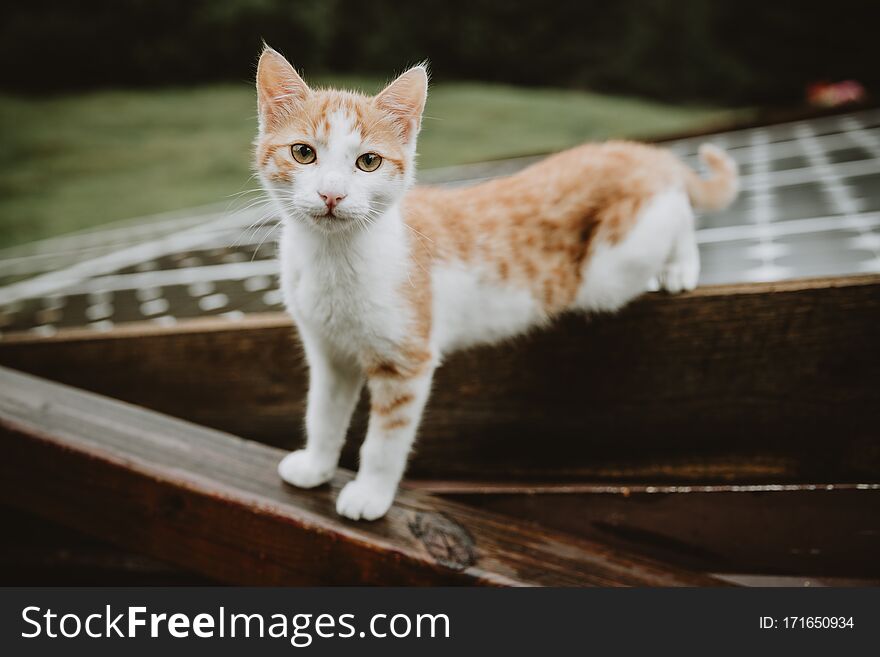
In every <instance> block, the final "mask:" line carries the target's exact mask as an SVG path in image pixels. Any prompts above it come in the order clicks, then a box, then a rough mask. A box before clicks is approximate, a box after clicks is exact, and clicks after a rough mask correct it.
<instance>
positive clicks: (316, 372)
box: [278, 331, 363, 488]
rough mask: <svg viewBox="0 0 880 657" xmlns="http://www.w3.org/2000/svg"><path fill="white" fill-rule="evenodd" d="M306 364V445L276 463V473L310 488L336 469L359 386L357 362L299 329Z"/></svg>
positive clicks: (324, 479) (361, 383)
mask: <svg viewBox="0 0 880 657" xmlns="http://www.w3.org/2000/svg"><path fill="white" fill-rule="evenodd" d="M301 335H302V337H303V347H304V349H305V353H306V360H307V361H308V364H309V396H308V402H307V407H306V446H305V447H304V448H303V449H300V450H297V451H295V452H291V453H290V454H288V455H287V456H285V457H284V459H282V461H281V463H279V464H278V474H279V475H281V478H282V479H283V480H284V481H286V482H287V483H289V484H293V485H294V486H299V487H300V488H313V487H315V486H320V485H321V484H323V483H326V482H327V481H329V480H330V479H331V478H332V477H333V474H334V473H335V472H336V466H337V464H338V463H339V454H340V452H341V451H342V445H343V443H344V442H345V434H346V431H347V430H348V424H349V422H350V421H351V414H352V413H353V412H354V408H355V406H356V405H357V401H358V398H359V397H360V391H361V388H362V387H363V375H362V374H361V371H360V369H359V367H358V366H357V365H355V364H354V363H348V362H346V361H345V360H344V359H340V358H336V357H334V355H333V353H332V351H331V350H330V349H328V347H327V346H326V345H324V344H322V343H321V342H320V340H316V339H310V338H309V337H308V336H307V335H306V334H304V333H303V332H302V331H301Z"/></svg>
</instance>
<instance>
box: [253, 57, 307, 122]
mask: <svg viewBox="0 0 880 657" xmlns="http://www.w3.org/2000/svg"><path fill="white" fill-rule="evenodd" d="M310 93H311V90H310V89H309V87H308V85H307V84H306V83H305V82H304V81H303V79H302V78H301V77H300V76H299V75H297V72H296V71H295V70H294V68H293V66H291V65H290V62H288V61H287V60H286V59H284V56H283V55H281V54H280V53H278V52H276V51H275V50H273V49H272V48H270V47H269V46H264V48H263V54H262V55H260V63H259V64H258V65H257V107H258V109H259V114H260V129H261V130H265V129H267V128H270V127H272V126H273V125H274V124H275V123H276V122H278V121H279V120H280V119H282V118H283V117H284V116H286V115H287V113H288V112H289V111H290V109H291V107H293V106H295V105H297V104H298V103H301V102H302V101H304V100H305V99H306V97H307V96H308V95H309V94H310Z"/></svg>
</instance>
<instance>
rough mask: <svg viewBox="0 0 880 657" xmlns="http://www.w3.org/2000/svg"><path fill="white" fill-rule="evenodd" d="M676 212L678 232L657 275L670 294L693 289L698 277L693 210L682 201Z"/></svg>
mask: <svg viewBox="0 0 880 657" xmlns="http://www.w3.org/2000/svg"><path fill="white" fill-rule="evenodd" d="M677 214H680V221H679V222H676V225H677V226H678V229H677V230H678V232H677V234H676V235H675V238H674V239H673V241H672V248H671V249H670V251H669V256H668V258H667V260H666V262H665V263H664V264H663V267H662V269H661V270H660V273H659V274H658V276H657V279H658V281H659V283H660V287H661V288H662V289H664V290H666V291H667V292H670V293H672V294H677V293H679V292H684V291H687V290H693V289H694V288H695V287H697V281H698V280H699V278H700V251H699V249H698V248H697V236H696V230H695V221H694V213H693V210H692V209H691V207H690V204H689V203H683V204H680V207H679V208H678V209H677Z"/></svg>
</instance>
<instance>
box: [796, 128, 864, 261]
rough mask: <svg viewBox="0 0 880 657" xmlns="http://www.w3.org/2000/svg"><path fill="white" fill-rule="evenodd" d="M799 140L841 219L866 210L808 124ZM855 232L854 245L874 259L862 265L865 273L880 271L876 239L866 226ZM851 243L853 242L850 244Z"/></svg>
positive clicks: (855, 228)
mask: <svg viewBox="0 0 880 657" xmlns="http://www.w3.org/2000/svg"><path fill="white" fill-rule="evenodd" d="M796 130H797V134H798V138H799V139H800V140H801V142H802V143H803V146H804V151H805V153H806V154H807V158H808V160H809V161H810V164H811V166H812V167H813V168H815V169H816V172H817V174H818V177H819V182H820V185H821V187H822V190H823V191H824V192H825V194H826V195H827V197H828V198H829V200H830V201H831V204H832V207H833V208H834V209H835V210H836V211H837V212H838V213H839V214H841V215H844V216H854V215H857V214H859V212H860V211H861V210H862V208H863V203H862V202H861V199H859V198H857V197H856V196H855V195H854V194H853V191H852V188H851V187H850V186H849V185H848V184H846V182H845V181H844V180H843V179H842V178H841V177H840V176H839V175H838V171H837V170H836V169H835V168H834V167H833V166H832V165H831V164H830V163H829V161H828V157H827V155H826V153H825V151H824V150H823V147H822V144H820V143H819V141H818V140H817V139H816V137H815V133H814V132H813V130H812V129H811V128H810V126H809V125H807V124H801V125H799V126H798V127H797V128H796ZM852 230H853V231H854V232H855V233H857V235H858V237H857V238H856V240H857V241H856V242H855V245H856V246H858V248H859V249H860V250H865V251H869V252H870V253H871V254H872V258H871V259H870V260H867V261H863V262H862V263H860V267H861V268H862V269H863V270H864V271H877V270H880V267H878V264H880V244H877V239H872V237H873V238H876V237H877V235H876V233H874V232H873V230H872V228H871V227H869V226H867V225H854V226H852ZM851 243H852V242H851Z"/></svg>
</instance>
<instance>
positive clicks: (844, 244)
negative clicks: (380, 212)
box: [0, 110, 880, 335]
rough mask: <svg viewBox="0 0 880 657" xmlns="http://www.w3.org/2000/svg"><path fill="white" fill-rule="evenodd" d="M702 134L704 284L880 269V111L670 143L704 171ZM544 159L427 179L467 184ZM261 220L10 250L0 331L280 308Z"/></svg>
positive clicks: (124, 227)
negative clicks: (729, 188)
mask: <svg viewBox="0 0 880 657" xmlns="http://www.w3.org/2000/svg"><path fill="white" fill-rule="evenodd" d="M705 141H709V142H712V143H715V144H716V145H718V146H721V147H723V148H726V149H728V152H729V153H730V154H731V156H732V157H734V158H735V159H736V161H737V162H738V163H739V165H740V168H741V174H742V193H741V194H740V196H739V198H738V199H737V201H736V202H735V203H734V204H733V206H731V207H730V208H728V209H727V210H725V211H723V212H718V213H715V214H709V215H706V216H705V217H701V218H700V220H699V230H698V234H697V238H698V242H699V245H700V254H701V258H702V273H701V276H700V283H701V284H704V285H708V284H716V283H739V282H757V281H774V280H784V279H792V278H803V277H815V276H841V275H846V274H858V273H871V272H880V110H866V111H861V112H854V113H849V114H843V115H837V116H831V117H824V118H817V119H811V120H803V121H796V122H791V123H783V124H778V125H771V126H766V127H756V128H749V129H743V130H735V131H729V132H721V133H717V134H714V135H707V136H702V137H694V138H687V139H679V140H675V141H669V142H666V143H665V144H664V145H665V146H666V147H668V148H670V149H671V150H673V151H674V152H675V153H677V154H678V155H679V156H681V157H682V158H683V159H684V160H685V161H686V162H688V164H690V165H692V166H694V167H699V166H700V165H699V162H698V160H697V156H696V152H697V148H698V146H699V145H700V144H701V143H703V142H705ZM536 159H538V158H534V157H526V158H515V159H511V160H505V161H500V162H490V163H484V164H478V165H467V166H463V167H455V168H450V169H444V170H435V171H428V172H425V174H424V175H423V176H422V178H423V180H425V181H427V182H434V183H438V184H449V185H458V184H473V183H474V182H478V181H480V180H484V179H488V178H492V177H496V176H499V175H506V174H508V173H512V172H514V171H517V170H519V169H521V168H523V167H525V166H527V165H528V164H531V163H532V162H534V161H535V160H536ZM259 217H260V211H258V210H253V209H251V210H244V211H239V212H231V213H230V212H225V211H222V210H217V209H216V208H213V209H212V211H211V212H207V213H206V212H202V213H188V214H187V213H184V214H179V213H178V214H177V215H169V216H168V217H167V218H165V219H163V220H159V221H150V222H147V223H142V224H138V223H133V222H122V223H121V224H119V225H114V226H112V227H109V228H104V229H96V230H90V231H83V232H82V233H78V234H75V235H72V236H63V237H59V238H53V239H50V240H45V241H44V242H40V243H36V244H34V245H28V246H25V247H20V248H18V249H14V250H7V251H6V252H5V253H3V254H0V255H2V256H3V259H2V260H0V285H2V286H3V287H0V331H2V332H3V334H8V333H10V332H18V331H33V332H35V333H37V334H41V335H50V334H52V333H54V332H55V331H56V330H57V329H59V328H66V327H91V328H92V329H94V330H98V331H101V330H107V329H110V328H112V327H114V326H116V325H118V324H124V323H127V322H138V321H152V322H156V323H158V324H166V325H167V324H174V323H175V322H176V321H177V320H179V319H184V318H190V317H200V316H221V317H226V318H228V319H230V320H233V321H234V320H236V319H240V318H241V317H243V316H244V315H245V314H247V313H256V312H267V311H274V310H280V309H281V307H282V304H281V295H280V293H279V291H278V281H277V276H276V275H275V271H276V267H277V264H276V262H275V246H274V242H273V237H274V236H273V234H272V232H273V231H272V227H271V226H270V225H269V226H267V225H259V222H258V219H259ZM254 222H257V224H255V223H254Z"/></svg>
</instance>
